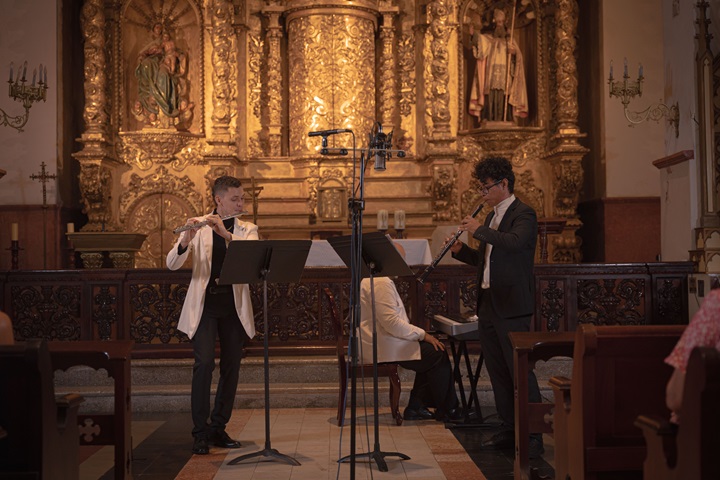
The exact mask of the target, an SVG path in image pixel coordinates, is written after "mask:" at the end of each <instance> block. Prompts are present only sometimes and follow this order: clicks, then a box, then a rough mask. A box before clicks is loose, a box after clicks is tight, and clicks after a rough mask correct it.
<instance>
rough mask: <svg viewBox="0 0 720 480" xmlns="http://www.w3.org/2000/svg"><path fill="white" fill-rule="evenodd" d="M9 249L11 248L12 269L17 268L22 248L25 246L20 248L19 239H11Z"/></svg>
mask: <svg viewBox="0 0 720 480" xmlns="http://www.w3.org/2000/svg"><path fill="white" fill-rule="evenodd" d="M7 250H10V270H17V269H18V268H19V263H20V262H19V259H20V250H24V248H20V242H19V241H17V240H11V241H10V248H8V249H7Z"/></svg>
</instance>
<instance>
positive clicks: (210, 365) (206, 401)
mask: <svg viewBox="0 0 720 480" xmlns="http://www.w3.org/2000/svg"><path fill="white" fill-rule="evenodd" d="M218 337H219V338H220V380H219V381H218V386H217V394H216V395H215V405H214V407H213V410H212V413H211V412H210V387H211V384H212V374H213V370H214V369H215V340H216V339H217V338H218ZM247 338H248V337H247V334H246V333H245V329H244V328H243V326H242V323H240V319H239V318H238V316H237V311H236V310H235V302H234V299H233V294H232V292H230V293H223V294H219V295H211V294H207V295H206V297H205V306H204V308H203V313H202V317H201V318H200V324H199V325H198V329H197V332H195V335H194V336H193V338H192V345H193V352H194V354H195V364H194V365H193V378H192V391H191V394H190V404H191V406H190V409H191V410H192V419H193V431H192V434H193V437H203V438H208V437H210V436H211V435H213V434H215V433H217V432H222V431H224V430H225V425H227V423H228V421H229V420H230V415H231V414H232V409H233V404H234V402H235V393H236V392H237V384H238V376H239V372H240V359H241V358H242V348H243V345H244V343H245V340H246V339H247ZM208 419H209V420H210V422H209V423H208Z"/></svg>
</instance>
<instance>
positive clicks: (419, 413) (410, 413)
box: [403, 407, 435, 420]
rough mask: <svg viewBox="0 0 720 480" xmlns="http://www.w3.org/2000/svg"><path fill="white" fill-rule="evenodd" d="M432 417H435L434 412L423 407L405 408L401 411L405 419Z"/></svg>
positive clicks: (426, 418) (429, 418) (427, 418)
mask: <svg viewBox="0 0 720 480" xmlns="http://www.w3.org/2000/svg"><path fill="white" fill-rule="evenodd" d="M433 418H435V414H434V413H432V412H431V411H430V410H428V409H427V408H425V407H420V408H406V409H405V411H404V412H403V419H405V420H432V419H433Z"/></svg>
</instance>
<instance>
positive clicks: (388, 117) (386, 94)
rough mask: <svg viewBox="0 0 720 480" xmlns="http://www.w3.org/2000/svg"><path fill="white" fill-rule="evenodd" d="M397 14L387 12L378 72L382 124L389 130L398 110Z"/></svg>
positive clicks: (379, 108)
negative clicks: (396, 73) (395, 23)
mask: <svg viewBox="0 0 720 480" xmlns="http://www.w3.org/2000/svg"><path fill="white" fill-rule="evenodd" d="M394 22H395V14H394V12H385V13H384V14H383V25H382V26H381V27H380V45H381V47H380V48H381V50H380V62H379V66H378V68H379V72H378V75H377V77H378V80H379V83H380V84H379V86H378V103H379V105H378V112H379V114H380V123H382V124H383V125H385V126H386V127H387V129H391V128H392V127H394V126H395V111H396V108H397V82H396V76H395V70H396V65H395V54H394V46H395V25H394Z"/></svg>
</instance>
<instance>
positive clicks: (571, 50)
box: [555, 0, 580, 135]
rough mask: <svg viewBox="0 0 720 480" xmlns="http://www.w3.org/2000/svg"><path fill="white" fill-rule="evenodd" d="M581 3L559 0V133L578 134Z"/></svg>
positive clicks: (557, 22) (557, 57)
mask: <svg viewBox="0 0 720 480" xmlns="http://www.w3.org/2000/svg"><path fill="white" fill-rule="evenodd" d="M577 24H578V5H577V0H557V9H556V10H555V60H556V62H557V72H556V80H557V112H556V116H557V124H558V126H557V133H559V134H561V135H564V134H571V135H573V134H578V133H580V130H579V129H578V126H577V119H578V99H577V89H578V75H577V63H576V62H575V47H576V46H577V42H576V41H575V37H576V35H577Z"/></svg>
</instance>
